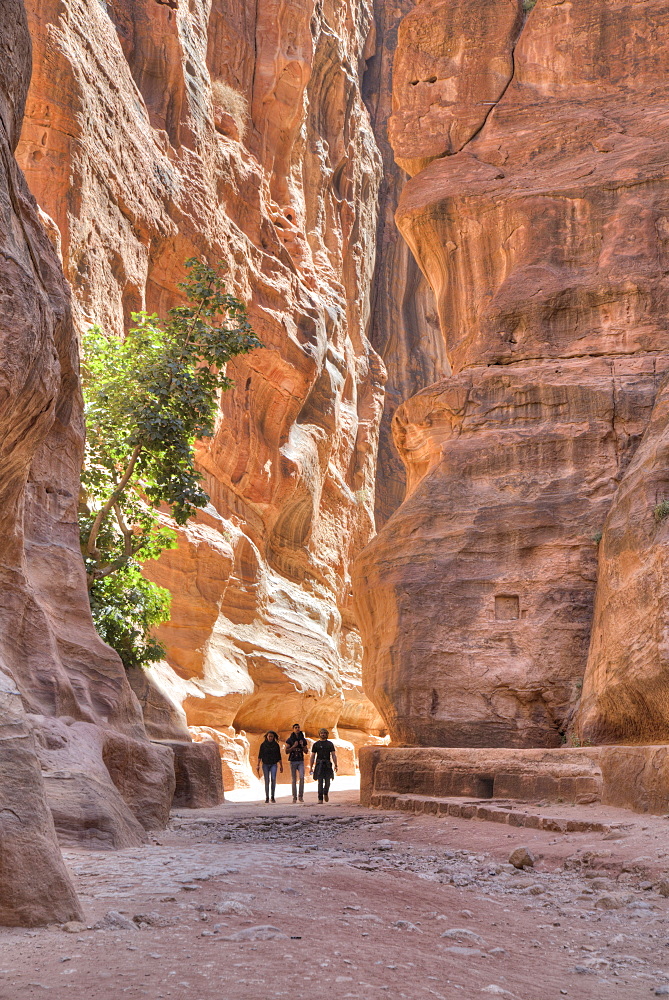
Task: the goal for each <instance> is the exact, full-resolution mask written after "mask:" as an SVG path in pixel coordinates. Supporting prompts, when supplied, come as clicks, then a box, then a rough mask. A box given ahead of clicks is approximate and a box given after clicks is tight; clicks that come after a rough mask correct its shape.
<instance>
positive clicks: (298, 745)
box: [285, 722, 309, 802]
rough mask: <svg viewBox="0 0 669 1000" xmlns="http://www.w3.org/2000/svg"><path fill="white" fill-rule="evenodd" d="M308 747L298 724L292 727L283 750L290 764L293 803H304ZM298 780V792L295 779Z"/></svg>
mask: <svg viewBox="0 0 669 1000" xmlns="http://www.w3.org/2000/svg"><path fill="white" fill-rule="evenodd" d="M308 749H309V745H308V743H307V738H306V736H305V735H304V733H303V732H302V730H301V729H300V724H299V722H296V723H295V724H294V726H293V731H292V733H291V734H290V736H289V737H288V739H287V740H286V746H285V750H286V753H287V754H288V763H289V764H290V776H291V778H292V780H293V802H297V801H298V799H299V801H300V802H304V755H305V753H307V751H308ZM298 777H299V779H300V783H299V790H298V784H297V779H298Z"/></svg>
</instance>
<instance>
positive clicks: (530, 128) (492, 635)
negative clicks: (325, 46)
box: [356, 0, 669, 747]
mask: <svg viewBox="0 0 669 1000" xmlns="http://www.w3.org/2000/svg"><path fill="white" fill-rule="evenodd" d="M667 16H668V15H667V11H666V8H665V7H664V6H663V5H662V4H660V3H649V4H644V5H643V6H642V7H634V6H630V5H629V4H626V3H622V2H614V3H608V2H606V3H604V2H595V3H592V4H588V5H587V6H585V5H571V6H570V5H564V4H563V5H551V4H549V3H547V2H544V0H538V3H537V4H536V6H535V7H534V8H533V10H532V11H531V12H530V13H529V14H526V15H524V16H521V11H520V6H519V5H518V6H515V5H513V4H509V3H507V2H506V0H495V2H493V3H486V4H480V5H478V6H476V7H475V8H473V7H472V5H471V4H467V3H464V0H463V2H458V0H449V2H447V3H444V2H439V0H424V2H423V3H419V4H417V5H416V6H415V9H414V10H413V11H412V12H410V13H409V14H408V15H407V17H406V18H405V19H404V21H403V22H402V24H401V26H400V30H399V36H398V46H397V52H396V56H395V63H394V77H393V117H392V121H391V129H390V133H391V138H392V141H393V143H394V146H395V153H396V157H397V160H398V162H399V163H400V164H401V165H403V166H404V167H405V168H407V169H409V170H411V171H412V172H416V173H415V176H414V177H413V178H412V179H411V180H410V181H409V182H408V183H407V185H406V187H405V188H404V191H403V194H402V199H401V202H400V206H399V210H398V213H397V221H398V225H399V228H400V230H401V232H402V234H403V235H404V237H405V239H406V240H407V242H408V244H409V246H410V247H411V250H412V252H413V253H414V255H415V257H416V260H417V261H418V263H419V265H420V267H421V270H422V271H423V274H424V275H425V277H426V278H427V280H428V282H429V283H430V285H431V287H432V289H433V291H434V296H435V300H436V305H437V312H438V315H439V322H440V327H441V332H442V336H443V339H444V343H445V347H446V353H447V356H448V361H449V362H450V365H451V367H452V371H453V376H452V377H449V378H446V379H444V380H442V381H440V382H437V383H435V384H434V385H431V386H429V387H427V388H425V389H424V390H423V391H422V392H420V393H419V394H418V395H416V396H414V397H413V398H411V399H409V400H408V401H407V402H405V403H404V405H403V406H401V407H400V408H399V410H398V411H397V413H396V415H395V417H394V422H393V423H394V434H395V443H396V445H397V448H398V450H399V451H400V453H401V455H402V457H403V459H404V461H405V465H406V468H407V497H406V499H405V501H404V503H403V505H402V506H401V507H400V508H399V510H397V511H396V513H395V514H394V516H393V517H392V518H391V519H390V521H389V522H388V523H387V524H386V525H385V527H384V528H383V529H382V531H381V532H380V534H379V535H378V536H377V538H376V539H375V540H374V541H373V542H372V543H371V545H370V546H369V547H368V548H367V549H366V550H365V552H364V553H363V555H362V556H361V557H360V559H359V561H358V563H357V569H356V578H357V583H356V599H357V607H358V610H359V616H360V623H361V627H362V632H363V637H364V642H365V648H366V660H365V668H364V679H365V687H366V690H367V692H368V694H369V695H370V696H371V697H372V698H373V700H374V701H375V703H376V704H377V705H378V706H379V708H380V709H381V711H382V714H383V716H384V718H385V719H386V721H387V723H388V724H389V726H390V728H391V732H392V734H393V738H394V739H397V740H398V741H401V742H407V743H417V744H421V745H440V744H441V745H445V746H489V747H492V746H502V747H503V746H507V747H514V746H515V747H522V746H526V747H532V746H535V747H542V746H555V745H558V744H559V743H560V741H561V740H562V739H564V735H563V734H564V733H565V731H566V730H568V728H569V726H570V724H571V723H572V721H573V712H574V708H575V705H576V704H577V701H578V698H579V693H580V686H581V682H582V680H583V675H584V671H585V669H586V662H587V660H588V646H589V641H590V634H591V629H592V624H593V606H594V603H595V590H596V586H597V575H598V569H597V566H598V555H599V567H600V568H599V574H600V584H599V593H598V595H597V611H596V618H595V631H594V634H593V646H592V652H591V661H590V665H589V667H588V672H587V675H586V681H585V698H584V708H583V713H584V714H583V718H582V728H583V732H584V733H589V734H592V735H594V736H595V737H596V738H602V737H604V736H605V735H606V734H608V735H609V736H610V735H613V736H615V738H617V739H637V738H639V736H641V734H642V733H643V734H644V735H643V736H641V738H646V739H648V738H654V739H660V738H662V737H665V738H666V736H667V735H668V730H667V726H666V722H665V721H664V720H665V719H666V712H665V709H664V707H663V703H664V697H663V696H662V697H661V698H660V697H658V692H659V691H660V690H661V686H662V685H661V681H660V678H661V677H662V675H663V667H662V663H663V652H662V643H663V640H662V625H661V622H662V621H663V616H662V614H661V613H659V608H660V605H661V601H662V597H661V593H662V589H661V586H660V585H659V579H660V577H661V565H662V538H663V537H664V535H663V531H664V528H663V526H662V525H660V526H659V527H658V525H657V523H655V522H654V521H653V509H654V507H655V505H656V504H657V503H658V502H659V501H660V500H661V499H662V497H663V495H664V494H663V490H664V473H663V472H662V471H661V468H662V467H663V464H664V463H663V460H662V457H661V456H662V454H663V453H662V447H661V444H660V441H661V438H662V433H663V424H662V416H661V413H662V411H661V410H658V411H656V425H654V426H655V430H654V431H653V432H652V434H653V437H652V439H646V440H645V441H644V442H643V443H642V444H641V446H639V442H640V440H641V439H642V435H643V433H644V431H645V429H646V427H647V426H648V422H649V419H650V415H651V412H652V407H653V402H654V399H655V396H656V394H657V391H658V387H659V385H660V382H661V379H662V375H663V373H664V372H665V371H666V370H667V367H668V360H669V359H668V357H667V353H666V352H667V344H668V339H667V333H668V330H667V326H668V321H667V280H666V253H667V236H668V233H669V224H668V222H667V210H668V209H669V200H668V197H667V183H666V179H667V174H668V172H669V143H668V141H667V136H666V128H665V124H664V117H663V116H664V108H665V105H666V101H667V86H666V73H665V71H664V70H661V69H660V66H661V65H663V60H664V55H663V54H662V53H663V51H664V50H663V48H662V47H661V46H660V47H658V45H657V39H658V38H661V37H664V36H665V34H666V31H667V27H668V25H667ZM472 43H475V44H472ZM658 406H660V404H659V403H658ZM637 448H639V451H638V452H637V456H638V459H637V458H635V459H634V461H633V464H632V466H630V465H629V463H630V461H631V460H632V459H633V456H634V455H635V451H636V449H637ZM628 469H629V471H628V472H626V470H628ZM630 477H632V478H630ZM651 484H653V485H651ZM609 511H611V515H610V520H609V522H608V523H607V527H606V528H604V524H605V521H606V518H607V514H608V513H609ZM630 522H631V523H630ZM602 531H604V538H603V539H602V547H601V555H600V554H599V551H598V545H597V543H598V541H599V539H600V537H601V536H602ZM655 539H657V540H658V543H659V544H658V547H657V548H655ZM651 547H652V548H653V551H652V554H651V552H650V549H651ZM635 567H636V569H635ZM653 581H655V585H654V584H653ZM626 584H628V586H626ZM643 620H646V621H647V623H648V624H647V625H646V629H647V631H648V633H649V634H648V635H646V636H645V637H642V636H641V635H640V631H641V630H642V629H643V626H642V621H643ZM632 638H633V642H632V644H631V645H630V642H631V640H632ZM630 653H631V654H632V655H631V657H630V655H629V654H630ZM628 683H629V684H630V688H629V690H628V691H627V693H626V695H625V697H624V698H623V697H621V695H622V691H623V689H625V688H627V685H628ZM608 692H610V694H609V693H608ZM649 701H653V702H654V703H655V707H654V709H653V713H654V714H653V713H651V716H652V718H654V719H655V720H656V721H657V720H661V724H659V725H655V724H653V725H651V729H652V733H650V731H649V729H648V727H647V726H646V727H645V728H644V719H645V718H647V717H649V716H648V713H647V711H646V707H645V706H646V703H647V702H649ZM658 702H659V704H658Z"/></svg>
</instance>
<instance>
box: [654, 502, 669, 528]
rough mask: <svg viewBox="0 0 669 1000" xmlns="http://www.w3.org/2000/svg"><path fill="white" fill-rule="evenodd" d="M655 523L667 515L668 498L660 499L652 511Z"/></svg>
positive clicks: (668, 510)
mask: <svg viewBox="0 0 669 1000" xmlns="http://www.w3.org/2000/svg"><path fill="white" fill-rule="evenodd" d="M653 517H654V518H655V523H656V524H661V523H662V521H664V520H665V518H667V517H669V500H662V501H661V503H659V504H658V505H657V507H656V508H655V510H654V511H653Z"/></svg>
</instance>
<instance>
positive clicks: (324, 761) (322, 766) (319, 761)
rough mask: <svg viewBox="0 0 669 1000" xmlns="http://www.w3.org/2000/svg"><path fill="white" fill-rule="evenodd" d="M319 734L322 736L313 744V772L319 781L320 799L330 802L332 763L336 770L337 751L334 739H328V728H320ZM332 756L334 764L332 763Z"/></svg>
mask: <svg viewBox="0 0 669 1000" xmlns="http://www.w3.org/2000/svg"><path fill="white" fill-rule="evenodd" d="M318 735H319V737H320V738H319V739H317V740H316V742H315V743H312V745H311V774H313V776H314V778H315V780H316V781H318V801H319V802H323V800H325V801H326V802H329V801H330V800H329V798H328V793H329V791H330V782H331V781H332V779H333V778H334V772H333V770H332V764H334V769H335V771H336V770H337V752H336V750H335V745H334V743H333V742H332V740H329V739H328V736H329V735H330V734H329V732H328V731H327V729H319V731H318ZM330 758H332V764H331V763H330ZM314 762H315V767H314Z"/></svg>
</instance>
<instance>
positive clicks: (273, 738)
mask: <svg viewBox="0 0 669 1000" xmlns="http://www.w3.org/2000/svg"><path fill="white" fill-rule="evenodd" d="M261 764H262V773H263V774H264V776H265V802H276V799H275V798H274V792H275V791H276V769H277V767H278V768H279V770H280V771H281V774H283V760H282V759H281V747H280V746H279V734H278V733H275V732H274V730H273V729H270V730H269V732H267V733H265V739H264V740H263V742H262V743H261V744H260V747H259V749H258V763H257V765H256V774H257V775H258V777H260V765H261Z"/></svg>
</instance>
